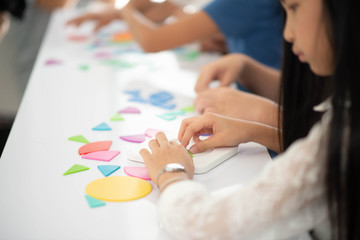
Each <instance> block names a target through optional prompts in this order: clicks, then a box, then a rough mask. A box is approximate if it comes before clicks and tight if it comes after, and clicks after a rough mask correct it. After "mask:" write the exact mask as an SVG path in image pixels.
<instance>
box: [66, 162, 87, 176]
mask: <svg viewBox="0 0 360 240" xmlns="http://www.w3.org/2000/svg"><path fill="white" fill-rule="evenodd" d="M85 170H89V168H88V167H87V166H84V165H80V164H74V165H72V166H71V167H70V168H69V169H68V170H67V171H66V172H65V173H64V174H63V176H65V175H69V174H72V173H77V172H81V171H85Z"/></svg>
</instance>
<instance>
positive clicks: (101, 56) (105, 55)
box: [94, 51, 111, 58]
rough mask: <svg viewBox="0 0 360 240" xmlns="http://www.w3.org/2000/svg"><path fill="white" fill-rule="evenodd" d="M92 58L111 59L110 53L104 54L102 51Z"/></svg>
mask: <svg viewBox="0 0 360 240" xmlns="http://www.w3.org/2000/svg"><path fill="white" fill-rule="evenodd" d="M94 57H95V58H110V57H111V53H109V52H104V51H102V52H97V53H95V55H94Z"/></svg>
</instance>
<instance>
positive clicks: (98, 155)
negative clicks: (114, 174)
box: [82, 151, 120, 162]
mask: <svg viewBox="0 0 360 240" xmlns="http://www.w3.org/2000/svg"><path fill="white" fill-rule="evenodd" d="M119 153H120V151H98V152H92V153H88V154H85V155H83V156H82V158H84V159H91V160H99V161H107V162H108V161H110V160H112V159H113V158H114V157H116V156H117V155H118V154H119Z"/></svg>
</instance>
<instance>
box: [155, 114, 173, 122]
mask: <svg viewBox="0 0 360 240" xmlns="http://www.w3.org/2000/svg"><path fill="white" fill-rule="evenodd" d="M156 116H158V117H159V118H162V119H164V120H167V121H172V120H175V119H176V116H174V115H167V114H163V115H156Z"/></svg>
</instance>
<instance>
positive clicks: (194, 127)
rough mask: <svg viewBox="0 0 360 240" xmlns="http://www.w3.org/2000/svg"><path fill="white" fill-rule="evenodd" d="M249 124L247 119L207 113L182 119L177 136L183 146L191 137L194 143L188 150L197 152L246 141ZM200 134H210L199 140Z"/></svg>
mask: <svg viewBox="0 0 360 240" xmlns="http://www.w3.org/2000/svg"><path fill="white" fill-rule="evenodd" d="M250 124H251V123H250V122H248V121H244V120H238V119H234V118H228V117H225V116H221V115H218V114H215V113H207V114H205V115H202V116H200V117H194V118H188V119H185V120H183V121H182V123H181V127H180V131H179V136H178V137H179V140H180V142H181V145H183V146H184V147H186V146H187V145H188V144H189V142H190V140H191V138H193V140H194V141H195V144H194V145H193V146H191V148H190V152H191V153H199V152H203V151H205V150H207V149H209V148H215V147H229V146H236V145H238V144H240V143H245V142H248V138H249V133H248V131H247V128H248V126H249V125H250ZM201 134H211V135H212V136H210V137H209V138H208V139H206V140H200V138H199V137H200V135H201Z"/></svg>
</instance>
